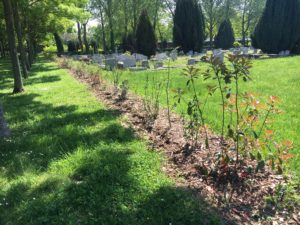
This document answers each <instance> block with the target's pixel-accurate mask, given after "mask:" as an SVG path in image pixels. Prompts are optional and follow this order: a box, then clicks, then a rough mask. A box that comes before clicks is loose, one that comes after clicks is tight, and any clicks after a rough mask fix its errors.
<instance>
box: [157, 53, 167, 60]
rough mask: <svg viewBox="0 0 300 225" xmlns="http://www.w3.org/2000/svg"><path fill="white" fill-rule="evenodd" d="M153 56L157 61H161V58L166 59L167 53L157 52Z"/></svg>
mask: <svg viewBox="0 0 300 225" xmlns="http://www.w3.org/2000/svg"><path fill="white" fill-rule="evenodd" d="M155 58H156V59H157V60H158V61H163V60H166V59H168V55H167V53H159V54H156V56H155Z"/></svg>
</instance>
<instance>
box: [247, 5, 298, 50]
mask: <svg viewBox="0 0 300 225" xmlns="http://www.w3.org/2000/svg"><path fill="white" fill-rule="evenodd" d="M299 40H300V1H299V0H267V2H266V6H265V9H264V12H263V15H262V17H261V18H260V21H259V22H258V24H257V26H256V28H255V31H254V33H253V35H252V45H253V46H254V47H256V48H260V49H262V50H263V51H264V52H267V53H276V54H277V53H279V52H280V51H283V50H293V49H294V48H295V45H296V43H297V42H298V41H299Z"/></svg>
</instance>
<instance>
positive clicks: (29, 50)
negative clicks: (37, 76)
mask: <svg viewBox="0 0 300 225" xmlns="http://www.w3.org/2000/svg"><path fill="white" fill-rule="evenodd" d="M27 48H28V59H29V65H30V67H31V66H32V64H33V61H34V52H33V47H32V42H31V40H30V37H28V39H27Z"/></svg>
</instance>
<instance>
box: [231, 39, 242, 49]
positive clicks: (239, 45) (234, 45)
mask: <svg viewBox="0 0 300 225" xmlns="http://www.w3.org/2000/svg"><path fill="white" fill-rule="evenodd" d="M233 47H235V48H240V47H242V44H241V43H240V42H238V41H235V42H234V43H233Z"/></svg>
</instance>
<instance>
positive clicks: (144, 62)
mask: <svg viewBox="0 0 300 225" xmlns="http://www.w3.org/2000/svg"><path fill="white" fill-rule="evenodd" d="M142 67H144V68H150V65H149V61H148V60H143V61H142Z"/></svg>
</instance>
